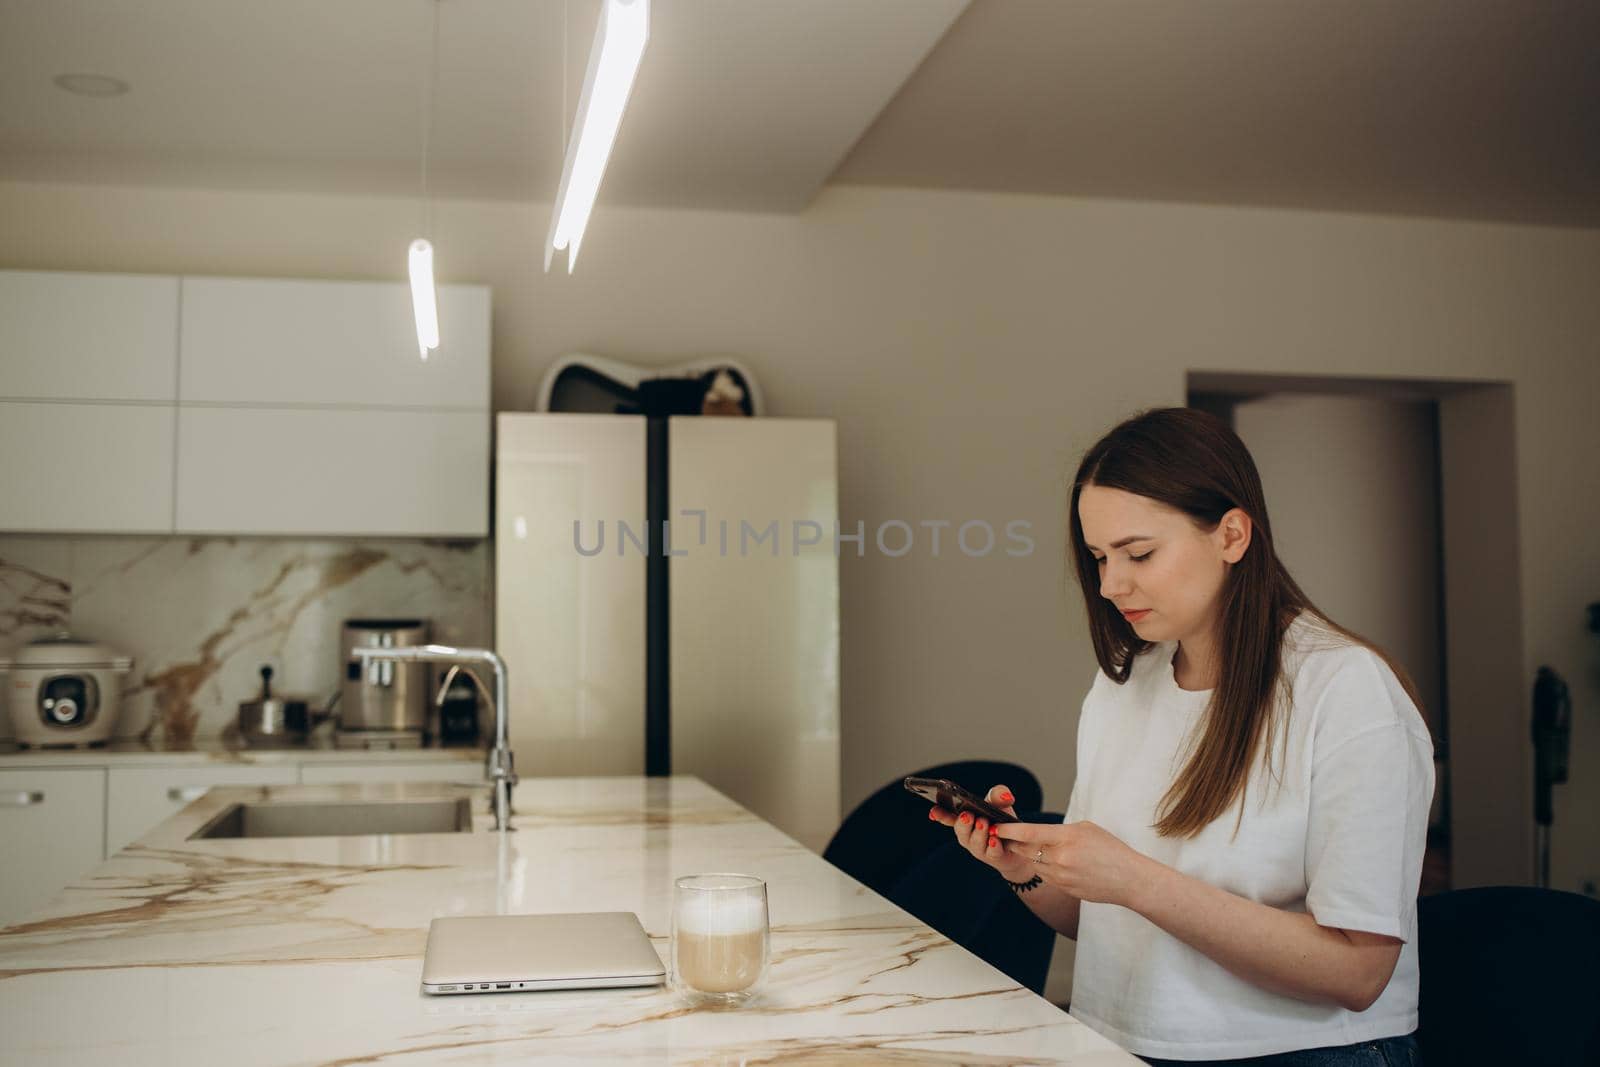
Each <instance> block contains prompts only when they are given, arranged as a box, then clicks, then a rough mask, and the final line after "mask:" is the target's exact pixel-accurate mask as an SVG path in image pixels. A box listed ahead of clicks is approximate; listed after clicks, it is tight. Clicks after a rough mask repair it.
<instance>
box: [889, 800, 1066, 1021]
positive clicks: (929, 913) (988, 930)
mask: <svg viewBox="0 0 1600 1067" xmlns="http://www.w3.org/2000/svg"><path fill="white" fill-rule="evenodd" d="M1014 792H1015V788H1014V787H1013V793H1014ZM1017 814H1018V815H1019V816H1021V817H1022V818H1023V819H1025V820H1026V821H1028V822H1055V823H1059V822H1060V821H1061V816H1060V815H1059V814H1056V813H1054V812H1043V813H1028V812H1022V811H1019V812H1018V813H1017ZM949 832H950V831H949V830H948V829H946V830H945V833H947V834H948V833H949ZM885 895H886V896H887V897H888V898H889V899H890V900H892V901H894V902H895V903H896V904H898V905H899V906H900V907H902V908H904V909H905V910H906V911H909V912H910V913H911V914H913V915H915V916H916V917H917V918H919V919H921V920H922V921H923V922H925V923H927V924H928V925H929V926H931V927H933V928H934V929H935V930H937V931H939V932H940V933H941V934H943V935H944V936H946V937H948V938H949V939H950V940H952V941H954V942H955V943H956V944H958V945H960V946H961V947H962V948H964V949H966V950H967V951H968V952H971V953H972V954H973V955H974V956H977V957H979V958H980V959H982V960H983V961H984V962H985V963H988V964H989V965H990V966H992V967H994V968H996V969H997V970H1000V971H1003V972H1005V974H1006V975H1007V976H1009V977H1010V978H1011V980H1012V981H1014V982H1016V983H1017V984H1018V985H1022V986H1027V987H1028V988H1029V989H1031V990H1033V991H1034V992H1035V993H1038V994H1039V995H1041V996H1043V995H1044V983H1045V978H1046V977H1047V976H1048V975H1049V973H1050V954H1051V952H1052V951H1053V950H1054V949H1055V943H1056V933H1055V931H1054V930H1052V929H1050V927H1048V926H1046V925H1045V924H1044V923H1043V922H1042V921H1040V919H1039V917H1038V916H1036V915H1034V914H1033V912H1031V911H1029V910H1028V906H1027V905H1026V904H1024V903H1023V902H1022V901H1021V900H1020V899H1018V897H1017V894H1016V893H1014V892H1012V890H1011V888H1010V887H1009V886H1007V885H1006V883H1005V880H1004V879H1003V878H1001V877H1000V876H999V875H998V874H996V873H995V872H994V870H993V869H992V868H990V867H988V866H987V865H985V864H983V863H979V862H978V861H977V860H976V859H974V858H973V857H972V856H971V854H970V853H968V852H967V850H966V849H964V848H962V847H961V846H960V845H959V844H958V843H957V842H956V841H955V839H954V837H952V838H951V839H950V840H948V841H946V842H945V843H944V844H942V845H940V846H939V847H938V848H936V849H934V850H933V851H932V852H930V853H929V854H928V855H927V856H925V857H924V858H923V859H922V860H921V861H920V862H919V863H917V864H916V865H914V866H913V867H911V869H910V870H908V871H906V872H905V874H904V875H903V876H902V877H901V878H900V880H899V881H897V882H896V883H895V884H894V885H892V886H890V887H889V892H888V893H886V894H885Z"/></svg>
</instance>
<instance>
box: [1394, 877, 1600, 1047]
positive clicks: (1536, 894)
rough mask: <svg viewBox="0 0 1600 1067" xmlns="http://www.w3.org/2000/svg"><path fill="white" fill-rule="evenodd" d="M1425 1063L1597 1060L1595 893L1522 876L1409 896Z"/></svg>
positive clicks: (1599, 984)
mask: <svg viewBox="0 0 1600 1067" xmlns="http://www.w3.org/2000/svg"><path fill="white" fill-rule="evenodd" d="M1417 960H1418V967H1419V969H1420V971H1421V978H1422V991H1421V1005H1420V1007H1419V1011H1418V1014H1419V1025H1418V1027H1417V1044H1418V1045H1419V1046H1420V1048H1421V1051H1422V1060H1423V1062H1424V1063H1427V1064H1452V1063H1462V1064H1471V1063H1496V1064H1499V1063H1508V1064H1509V1063H1515V1064H1518V1065H1519V1067H1542V1065H1545V1064H1549V1065H1550V1067H1556V1065H1561V1067H1573V1065H1577V1064H1600V900H1592V899H1590V898H1589V897H1584V896H1579V895H1578V894H1576V893H1562V892H1559V891H1557V890H1553V889H1533V888H1529V887H1526V886H1490V887H1486V888H1482V889H1459V890H1455V891H1454V892H1449V893H1438V894H1435V895H1433V896H1429V897H1423V898H1422V900H1421V901H1420V902H1419V903H1418V905H1417Z"/></svg>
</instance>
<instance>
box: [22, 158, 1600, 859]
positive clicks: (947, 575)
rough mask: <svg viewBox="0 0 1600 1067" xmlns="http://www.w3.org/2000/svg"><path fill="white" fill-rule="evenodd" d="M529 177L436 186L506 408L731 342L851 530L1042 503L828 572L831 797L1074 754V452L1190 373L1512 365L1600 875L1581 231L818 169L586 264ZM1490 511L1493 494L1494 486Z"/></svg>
mask: <svg viewBox="0 0 1600 1067" xmlns="http://www.w3.org/2000/svg"><path fill="white" fill-rule="evenodd" d="M547 210H548V209H547V207H546V206H545V205H540V204H516V203H486V202H446V203H441V204H439V205H438V206H437V210H436V217H437V225H436V227H435V233H434V235H433V237H434V243H435V245H436V246H437V248H438V260H437V265H438V271H439V275H440V279H441V280H442V281H462V282H483V283H487V284H490V285H492V286H494V290H495V318H494V346H495V382H494V397H495V406H496V407H497V408H517V407H526V406H529V405H531V403H532V400H533V397H534V394H535V390H536V388H537V384H538V381H539V377H540V375H541V374H542V373H543V371H544V369H545V368H546V367H547V366H548V365H549V363H550V362H551V361H552V360H553V359H554V358H555V357H556V356H557V355H558V354H560V353H562V352H566V351H569V350H573V349H584V350H589V351H594V352H599V353H604V354H607V355H613V356H619V357H624V358H632V359H638V360H661V361H667V360H676V359H682V358H684V357H687V356H691V355H701V354H711V353H725V354H735V355H737V356H739V357H740V358H741V359H744V360H746V361H747V362H748V363H749V365H750V366H751V367H752V368H753V370H754V372H755V373H756V374H757V375H758V376H759V377H760V379H761V382H762V385H763V387H764V389H765V390H766V393H767V396H768V398H769V400H770V402H771V407H772V410H773V413H774V414H779V415H822V416H832V417H834V418H836V419H838V420H839V455H840V512H841V515H842V516H843V517H844V518H845V519H846V520H847V521H848V520H851V519H856V518H859V519H863V520H865V521H866V522H867V524H868V526H869V528H870V527H873V526H875V525H876V524H877V523H879V522H881V521H883V520H885V519H891V518H901V519H904V520H906V521H910V522H916V521H917V520H919V519H937V518H948V519H953V520H956V521H958V522H959V521H961V520H963V519H968V518H983V519H988V520H989V521H991V522H996V523H999V522H1003V521H1005V520H1007V519H1013V518H1020V519H1029V520H1031V521H1032V522H1033V524H1034V530H1035V538H1036V541H1037V550H1036V552H1035V553H1034V555H1033V556H1031V557H1029V558H1026V559H1008V558H1006V557H1004V556H999V557H990V558H985V559H969V558H966V557H964V556H962V555H960V554H959V553H952V552H951V551H950V550H949V548H948V546H947V547H946V549H945V552H944V553H943V555H942V556H941V558H939V559H933V558H931V557H930V556H929V555H928V554H927V552H926V549H925V546H924V547H923V548H922V549H921V550H919V551H917V552H914V553H912V554H911V555H909V556H907V557H905V558H901V559H887V558H883V557H878V556H875V555H869V556H868V558H866V559H864V560H857V559H855V557H854V556H853V555H849V554H847V555H846V556H845V558H844V560H843V562H842V567H841V575H840V582H841V589H842V598H841V602H842V628H843V629H842V639H843V652H842V660H843V664H842V666H843V719H844V745H843V748H844V794H845V795H844V801H845V804H846V805H847V806H848V805H851V804H853V803H854V802H855V801H857V800H859V799H860V798H861V797H862V796H864V795H865V794H866V793H867V792H869V791H870V790H871V789H873V788H874V787H876V786H877V785H879V784H881V783H882V782H884V781H886V780H887V779H889V778H890V777H892V776H893V775H895V774H897V773H900V772H902V771H904V770H906V769H908V768H912V767H916V766H918V765H921V764H926V763H932V762H936V761H939V760H942V759H949V758H953V757H958V756H979V755H989V756H998V757H1003V758H1011V759H1016V760H1019V761H1022V762H1025V763H1027V764H1029V765H1031V766H1033V767H1034V768H1035V769H1036V770H1037V771H1038V773H1039V774H1040V776H1041V778H1042V779H1043V780H1044V782H1045V787H1046V799H1047V803H1048V804H1050V805H1051V806H1053V807H1055V808H1057V809H1058V810H1059V809H1060V808H1061V807H1063V806H1064V805H1065V803H1066V799H1067V791H1068V789H1069V787H1070V785H1071V780H1072V765H1073V764H1072V761H1073V747H1074V745H1073V741H1074V732H1075V727H1076V722H1077V710H1078V706H1079V703H1080V702H1081V700H1082V697H1083V694H1084V692H1085V690H1086V689H1087V687H1088V684H1089V680H1090V678H1091V676H1092V674H1093V671H1094V662H1093V658H1092V654H1091V652H1090V649H1089V645H1088V642H1087V639H1086V635H1085V629H1084V623H1083V609H1082V605H1081V602H1080V601H1079V599H1078V593H1077V591H1076V590H1075V589H1074V588H1072V587H1069V586H1067V585H1066V582H1067V580H1068V579H1067V577H1066V574H1065V571H1064V568H1063V566H1062V563H1061V558H1062V550H1063V536H1062V532H1061V521H1062V519H1063V514H1064V499H1065V494H1066V488H1067V487H1066V484H1065V483H1066V480H1067V479H1068V478H1069V477H1070V476H1071V474H1072V471H1073V469H1074V467H1075V464H1076V460H1077V457H1078V456H1079V454H1080V453H1081V451H1082V450H1083V449H1084V448H1085V447H1087V446H1088V445H1089V444H1090V443H1092V442H1093V440H1094V439H1095V437H1096V436H1098V435H1099V434H1100V433H1101V432H1102V431H1104V430H1105V429H1106V428H1108V426H1109V425H1110V424H1111V423H1112V422H1113V421H1114V420H1116V419H1118V418H1119V417H1121V416H1123V415H1125V414H1127V413H1128V412H1130V411H1132V410H1134V409H1137V408H1140V407H1144V406H1149V405H1158V404H1181V403H1183V402H1184V385H1185V372H1186V371H1187V370H1190V369H1203V370H1213V371H1240V372H1260V373H1274V372H1278V373H1317V374H1350V375H1359V376H1363V377H1381V376H1388V375H1396V376H1407V377H1422V378H1468V379H1475V378H1483V379H1501V380H1507V381H1510V382H1512V383H1514V385H1515V388H1516V404H1517V409H1516V421H1517V426H1518V431H1519V432H1518V440H1517V457H1516V460H1517V469H1518V476H1519V494H1520V500H1519V504H1520V508H1521V515H1522V522H1523V529H1522V538H1521V558H1520V561H1519V560H1509V561H1507V564H1508V565H1510V566H1515V565H1517V564H1518V563H1519V562H1520V565H1521V566H1522V568H1523V571H1524V581H1523V585H1522V589H1523V603H1522V609H1523V616H1524V621H1525V638H1524V642H1523V647H1522V648H1521V649H1520V650H1518V653H1519V654H1520V656H1521V658H1522V660H1523V662H1524V664H1525V665H1526V670H1527V678H1528V681H1529V684H1530V686H1531V681H1532V677H1533V668H1534V666H1536V665H1537V664H1538V663H1541V662H1548V663H1550V664H1552V665H1554V666H1555V667H1557V669H1559V670H1561V671H1562V672H1563V673H1565V674H1566V676H1567V678H1568V680H1569V681H1570V682H1571V683H1572V684H1573V699H1574V705H1575V710H1576V714H1575V719H1576V724H1575V731H1574V732H1575V736H1574V747H1573V759H1572V779H1573V781H1572V783H1571V784H1570V785H1567V786H1563V787H1558V791H1557V808H1556V812H1557V814H1556V830H1555V835H1554V861H1553V876H1554V881H1555V884H1556V885H1558V886H1561V887H1565V888H1575V887H1576V886H1577V885H1578V884H1579V883H1580V882H1581V881H1582V880H1583V879H1585V878H1594V879H1596V880H1600V672H1597V666H1596V664H1597V661H1600V640H1597V639H1596V638H1594V637H1592V636H1590V635H1588V634H1587V633H1586V632H1585V630H1584V605H1585V604H1586V603H1587V602H1589V601H1591V600H1595V599H1600V553H1597V552H1596V551H1595V549H1594V546H1595V543H1596V541H1595V538H1596V535H1595V530H1596V529H1597V528H1600V492H1596V478H1595V474H1594V469H1595V460H1596V457H1597V456H1600V419H1596V418H1595V412H1594V398H1595V397H1596V396H1597V395H1600V358H1597V357H1600V298H1597V296H1596V294H1597V293H1600V231H1563V230H1557V229H1547V228H1532V227H1510V226H1497V225H1484V224H1458V223H1449V222H1440V221H1420V220H1418V221H1412V220H1399V219H1380V218H1366V217H1351V216H1335V215H1322V214H1311V213H1301V212H1285V211H1255V210H1242V209H1230V208H1218V207H1196V206H1176V205H1152V204H1130V203H1119V202H1111V201H1082V200H1067V199H1053V198H1041V197H1023V196H998V195H984V194H969V193H921V192H910V191H899V190H885V189H857V188H829V189H827V190H825V191H824V193H823V194H822V195H821V197H819V199H818V200H817V202H816V203H815V204H814V205H813V206H812V208H811V209H810V210H809V211H807V212H806V213H805V214H804V215H802V216H799V217H768V216H751V215H737V214H708V213H692V212H665V211H642V210H626V209H614V208H608V207H607V206H606V204H605V202H604V195H603V194H602V201H601V204H600V207H599V210H598V211H597V213H596V215H595V219H594V223H593V227H592V230H591V232H590V234H589V235H588V237H587V238H586V239H585V242H584V250H583V257H582V259H581V260H580V263H579V270H578V273H577V274H576V275H574V276H573V277H570V278H569V277H567V276H565V275H561V274H551V275H548V276H546V275H544V274H542V273H540V271H539V263H540V255H541V249H540V241H541V240H542V235H543V233H544V231H545V227H546V223H547V221H548V220H547ZM416 218H417V205H416V203H415V201H413V200H385V199H375V198H366V199H354V198H338V197H325V196H312V195H275V194H260V193H224V192H200V191H176V190H157V189H132V188H109V187H52V186H36V185H24V184H12V185H5V186H0V266H27V267H47V268H62V269H82V270H98V269H106V270H132V271H141V270H142V271H187V272H194V273H220V274H230V273H233V274H266V275H293V276H308V277H345V278H394V279H398V278H401V277H403V276H404V266H405V244H406V240H407V239H408V238H409V237H410V236H411V232H410V229H411V227H412V225H413V224H414V222H415V220H416ZM1482 506H1483V507H1485V508H1493V507H1497V506H1500V503H1499V502H1497V501H1494V500H1485V501H1483V502H1482Z"/></svg>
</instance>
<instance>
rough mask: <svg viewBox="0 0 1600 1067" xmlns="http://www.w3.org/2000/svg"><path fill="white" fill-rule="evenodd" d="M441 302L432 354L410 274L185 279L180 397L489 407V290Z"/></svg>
mask: <svg viewBox="0 0 1600 1067" xmlns="http://www.w3.org/2000/svg"><path fill="white" fill-rule="evenodd" d="M438 304H439V338H440V347H439V348H438V349H436V350H434V351H433V352H431V353H429V355H428V358H427V359H426V360H423V359H421V358H420V357H419V355H418V352H417V334H416V326H415V323H414V320H413V318H412V312H411V289H410V287H409V286H407V285H406V284H404V283H400V282H328V281H297V280H284V279H263V278H184V279H183V357H182V370H181V374H180V378H179V390H178V399H179V402H180V403H184V404H190V403H207V402H210V403H251V404H282V405H297V404H332V405H362V406H377V407H418V408H435V409H439V408H446V409H467V410H475V411H487V410H488V408H489V355H488V354H489V289H488V288H487V287H485V286H481V285H441V286H439V287H438ZM485 429H486V432H487V427H486V428H485Z"/></svg>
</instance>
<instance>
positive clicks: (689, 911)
mask: <svg viewBox="0 0 1600 1067" xmlns="http://www.w3.org/2000/svg"><path fill="white" fill-rule="evenodd" d="M766 924H767V908H766V901H764V900H762V899H761V898H760V897H758V896H754V895H752V894H748V893H728V894H717V893H694V892H691V893H689V894H687V895H686V896H685V897H684V898H683V899H682V900H681V901H680V902H679V904H678V929H679V930H680V931H682V932H683V933H686V934H699V935H702V936H724V937H725V936H728V935H730V934H750V933H757V932H759V931H760V930H762V929H763V928H764V927H765V926H766Z"/></svg>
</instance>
